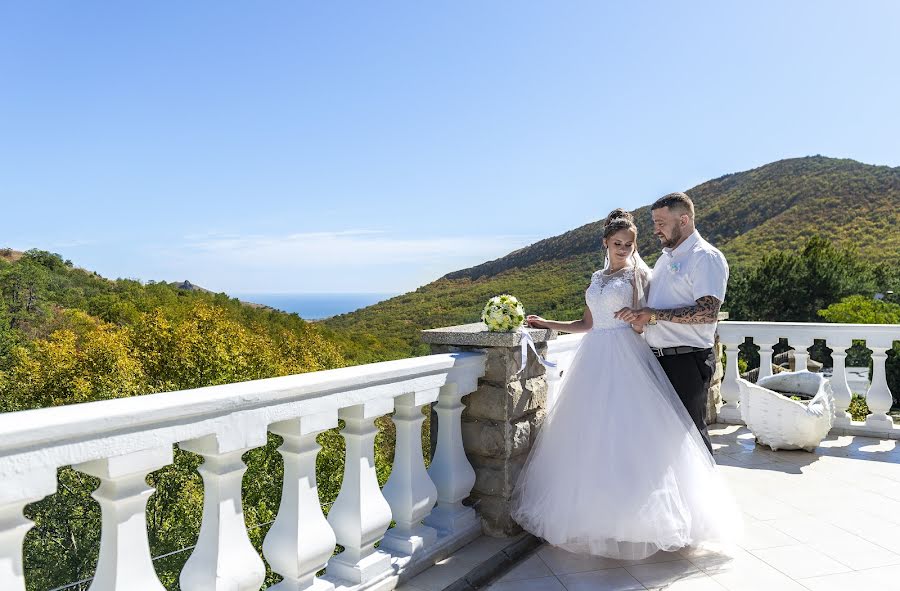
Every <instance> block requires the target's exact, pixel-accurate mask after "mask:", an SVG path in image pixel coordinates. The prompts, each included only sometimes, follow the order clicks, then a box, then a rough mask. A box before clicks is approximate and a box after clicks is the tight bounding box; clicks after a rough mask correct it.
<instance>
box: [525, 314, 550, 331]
mask: <svg viewBox="0 0 900 591" xmlns="http://www.w3.org/2000/svg"><path fill="white" fill-rule="evenodd" d="M525 322H527V323H528V326H529V327H531V328H547V324H546V322H547V321H546V320H544V319H543V318H541V317H540V316H537V315H535V314H530V315H529V316H528V318H526V319H525Z"/></svg>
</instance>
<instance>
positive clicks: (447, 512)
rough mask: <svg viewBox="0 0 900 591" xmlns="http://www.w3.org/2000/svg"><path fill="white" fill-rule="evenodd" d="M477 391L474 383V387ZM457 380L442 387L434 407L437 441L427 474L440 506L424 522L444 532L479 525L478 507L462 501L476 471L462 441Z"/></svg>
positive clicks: (473, 481)
mask: <svg viewBox="0 0 900 591" xmlns="http://www.w3.org/2000/svg"><path fill="white" fill-rule="evenodd" d="M472 389H473V390H474V386H472ZM467 393H468V391H465V392H462V391H460V387H459V385H458V384H456V383H449V384H446V385H444V386H441V389H440V393H439V395H438V403H437V404H436V405H435V407H434V410H435V413H437V417H438V442H437V448H436V449H435V452H434V458H433V459H432V460H431V466H430V467H429V469H428V475H429V476H430V477H431V480H432V482H434V484H435V487H436V488H437V491H438V503H437V507H435V508H434V510H433V511H432V512H431V514H430V515H429V516H428V517H427V518H426V519H425V525H427V526H430V527H433V528H435V529H437V530H439V531H441V532H442V533H444V534H451V533H457V532H463V531H466V530H469V529H472V528H476V527H480V526H481V521H480V520H479V518H478V515H477V514H476V513H475V510H474V509H472V508H471V507H466V506H464V505H463V504H462V501H463V499H465V498H466V497H468V496H469V493H471V492H472V487H473V486H475V470H474V469H473V468H472V465H471V464H470V463H469V460H468V459H467V458H466V452H465V450H464V449H463V441H462V424H461V417H462V411H463V409H464V408H465V406H463V404H462V397H463V396H464V395H465V394H467Z"/></svg>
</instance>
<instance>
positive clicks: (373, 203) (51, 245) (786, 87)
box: [0, 0, 900, 293]
mask: <svg viewBox="0 0 900 591" xmlns="http://www.w3.org/2000/svg"><path fill="white" fill-rule="evenodd" d="M898 25H900V3H897V2H889V1H885V2H869V1H862V2H835V1H814V2H813V1H806V2H802V1H791V2H785V1H783V0H779V1H770V2H763V1H758V0H757V1H754V2H744V3H735V2H720V1H717V2H713V1H709V2H690V1H684V2H627V3H626V2H620V3H615V4H613V3H604V2H549V1H547V2H500V1H497V2H462V1H454V2H320V3H313V2H295V1H292V2H264V3H249V2H228V3H226V2H211V1H210V2H166V1H158V2H143V3H138V2H129V3H116V2H89V1H82V2H51V1H46V2H5V3H2V4H0V202H2V204H3V206H2V210H0V212H2V213H0V246H7V245H8V246H11V247H14V248H17V249H27V248H32V247H36V248H42V249H46V250H51V251H54V252H59V253H61V254H62V255H63V256H64V257H66V258H69V259H72V260H73V261H74V262H75V263H76V264H77V265H79V266H82V267H85V268H88V269H91V270H96V271H98V272H100V273H101V274H103V275H105V276H108V277H112V278H115V277H133V278H138V279H142V280H149V279H154V280H182V279H189V280H191V281H192V282H194V283H197V284H199V285H202V286H204V287H207V288H209V289H213V290H216V291H227V292H234V293H238V292H240V293H247V292H403V291H408V290H411V289H414V288H415V287H417V286H419V285H422V284H424V283H427V282H429V281H431V280H433V279H435V278H437V277H439V276H441V275H443V274H444V273H446V272H449V271H452V270H455V269H459V268H463V267H467V266H471V265H473V264H477V263H479V262H482V261H484V260H488V259H493V258H497V257H499V256H502V255H504V254H506V253H507V252H509V251H511V250H514V249H516V248H519V247H521V246H524V245H526V244H529V243H531V242H534V241H536V240H538V239H541V238H544V237H548V236H552V235H555V234H559V233H561V232H564V231H566V230H569V229H572V228H574V227H577V226H580V225H582V224H584V223H587V222H590V221H593V220H596V219H598V218H601V217H603V216H605V214H606V213H607V212H608V211H609V210H610V209H612V208H613V207H617V206H624V207H629V208H634V207H638V206H640V205H644V204H647V203H649V202H651V201H652V200H653V199H655V198H656V197H657V196H659V195H661V194H663V193H666V192H669V191H672V190H680V189H687V188H689V187H691V186H693V185H695V184H698V183H700V182H702V181H704V180H707V179H710V178H714V177H717V176H721V175H723V174H726V173H730V172H736V171H740V170H746V169H749V168H753V167H756V166H759V165H762V164H765V163H767V162H771V161H774V160H778V159H781V158H786V157H795V156H805V155H810V154H823V155H828V156H835V157H848V158H854V159H856V160H860V161H862V162H867V163H873V164H886V165H891V166H897V165H900V76H898V75H897V71H898V64H900V35H898V34H897V27H898Z"/></svg>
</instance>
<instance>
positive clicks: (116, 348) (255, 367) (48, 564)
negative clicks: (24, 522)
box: [0, 250, 393, 591]
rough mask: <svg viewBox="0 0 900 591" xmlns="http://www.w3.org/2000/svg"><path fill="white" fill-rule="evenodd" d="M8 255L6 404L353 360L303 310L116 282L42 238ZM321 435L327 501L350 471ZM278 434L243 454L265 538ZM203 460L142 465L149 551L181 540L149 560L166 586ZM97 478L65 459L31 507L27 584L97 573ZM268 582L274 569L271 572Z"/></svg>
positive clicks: (3, 362) (386, 439)
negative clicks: (53, 486) (55, 480)
mask: <svg viewBox="0 0 900 591" xmlns="http://www.w3.org/2000/svg"><path fill="white" fill-rule="evenodd" d="M0 260H2V264H0V295H2V298H0V412H8V411H17V410H25V409H30V408H40V407H47V406H56V405H62V404H71V403H77V402H88V401H96V400H104V399H110V398H118V397H124V396H134V395H139V394H145V393H152V392H159V391H169V390H184V389H188V388H196V387H202V386H209V385H214V384H225V383H232V382H238V381H243V380H251V379H257V378H266V377H274V376H279V375H290V374H296V373H302V372H306V371H316V370H321V369H330V368H334V367H340V366H342V365H344V364H345V361H344V359H343V357H342V356H341V355H340V353H339V351H338V349H337V348H336V347H335V346H334V345H333V344H332V343H331V342H329V341H328V340H327V339H326V338H325V337H323V335H322V334H321V331H320V330H319V328H318V327H317V326H316V325H313V324H309V323H307V322H305V321H303V320H302V319H300V318H299V317H297V316H295V315H289V314H283V313H280V312H276V311H273V310H268V309H259V308H253V307H248V306H245V305H243V304H241V303H240V302H238V301H237V300H234V299H231V298H228V297H227V296H224V295H223V294H211V293H208V292H202V291H182V290H178V289H176V288H175V287H173V286H171V285H167V284H165V283H154V284H149V285H141V284H140V283H138V282H136V281H131V280H118V281H108V280H106V279H103V278H101V277H99V276H97V275H95V274H92V273H89V272H87V271H84V270H82V269H76V268H74V267H73V266H72V265H71V264H70V263H69V262H67V261H64V260H63V259H62V257H60V256H59V255H56V254H52V253H46V252H44V251H37V250H33V251H28V252H26V253H24V254H22V255H21V256H19V257H14V256H12V255H9V256H5V257H4V258H2V259H0ZM387 423H390V421H387ZM384 425H385V422H384V421H381V426H382V427H384ZM392 428H393V426H392V425H391V429H392ZM379 437H380V440H379V441H380V443H381V445H391V446H392V445H393V439H392V437H393V436H392V435H390V434H388V435H379ZM320 441H321V442H323V443H324V444H325V446H326V448H325V449H323V451H322V453H321V454H320V456H319V459H320V462H321V464H322V465H321V470H322V471H321V472H320V474H319V476H320V478H319V485H320V486H321V487H322V489H321V490H322V495H323V498H330V499H331V500H333V499H334V498H335V497H336V496H337V493H338V491H339V490H340V482H341V477H342V470H343V443H342V438H341V437H340V435H339V433H338V432H337V430H332V431H329V432H328V433H326V434H323V436H322V437H321V438H320ZM278 443H279V442H278V439H277V438H276V437H274V436H271V437H270V439H269V443H268V444H267V445H266V446H264V447H262V448H259V449H254V450H251V451H250V452H248V453H247V455H246V456H245V459H246V460H247V461H248V468H247V472H246V474H245V477H244V486H243V489H244V490H243V495H242V498H243V502H244V512H245V518H246V519H247V523H248V525H249V526H251V531H250V536H251V540H252V541H253V543H254V544H255V545H256V547H257V549H258V550H261V547H262V540H263V537H264V535H265V532H266V531H268V527H269V525H268V524H269V522H271V521H272V519H274V516H275V514H276V512H277V510H278V504H279V502H280V494H281V479H282V474H283V465H282V460H281V457H280V455H279V454H278V453H277V452H276V447H277V445H278ZM392 450H393V448H392V447H391V449H390V450H385V449H382V450H380V451H379V455H378V458H377V459H378V462H379V466H378V471H379V474H380V475H385V476H384V477H385V478H386V474H388V473H389V472H390V462H391V461H392V460H393V454H392ZM199 464H200V458H199V457H198V456H195V455H194V454H191V453H188V452H184V451H181V450H179V449H176V450H175V461H174V463H173V464H172V465H170V466H166V467H165V468H163V469H162V470H160V471H158V472H155V473H153V474H151V475H149V476H148V482H149V483H150V484H151V486H154V487H155V488H156V492H155V493H154V494H153V495H152V496H151V497H150V500H149V503H148V510H147V518H148V521H149V528H148V531H149V535H150V548H151V552H152V553H153V555H154V556H160V555H163V554H169V553H174V554H172V555H171V556H168V557H166V558H162V559H160V560H158V561H157V562H156V563H155V567H156V569H157V572H158V574H159V576H160V579H161V580H162V581H163V583H164V585H165V586H166V588H168V589H178V574H179V572H180V570H181V567H182V566H183V564H184V562H185V561H186V560H187V558H188V557H189V556H190V547H191V546H193V545H194V544H195V543H196V540H197V536H198V533H199V527H200V522H201V516H202V505H203V485H202V481H201V478H200V476H199V474H198V473H197V466H198V465H199ZM97 484H98V483H97V481H96V480H95V479H93V478H90V477H88V476H86V475H84V474H83V473H80V472H76V471H74V470H72V469H70V468H63V469H61V470H60V471H59V491H58V492H57V493H56V494H54V495H51V496H49V497H47V498H46V499H43V500H41V501H40V502H38V503H34V504H32V505H29V507H28V508H27V511H26V513H27V515H28V516H29V517H30V518H31V519H33V520H34V521H35V523H36V524H37V525H36V527H35V528H34V529H32V530H31V531H30V532H29V534H28V535H27V536H26V539H25V547H24V556H25V568H26V570H27V581H28V589H29V590H34V591H38V590H44V589H50V588H54V587H57V586H60V585H63V584H66V583H69V582H73V581H77V580H80V579H84V578H88V577H90V576H92V575H93V572H94V569H95V567H96V560H97V556H98V552H99V533H100V514H99V507H98V506H97V504H96V502H95V501H94V500H93V499H91V497H90V493H91V492H92V491H93V490H94V489H95V488H96V486H97ZM185 548H186V549H187V550H186V551H182V552H179V550H182V549H185ZM274 582H275V580H274V575H273V574H272V573H271V572H270V573H268V583H269V584H272V583H274ZM87 586H88V584H87V583H85V584H82V585H81V587H82V588H83V589H86V588H87Z"/></svg>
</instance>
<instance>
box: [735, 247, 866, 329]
mask: <svg viewBox="0 0 900 591" xmlns="http://www.w3.org/2000/svg"><path fill="white" fill-rule="evenodd" d="M876 275H877V273H876V267H875V266H874V265H870V264H868V263H866V262H865V261H863V260H861V259H860V258H858V257H857V256H856V255H855V254H854V253H853V252H852V251H850V250H842V249H838V248H837V247H835V246H834V245H833V244H832V243H831V242H829V241H828V240H826V239H825V238H822V237H819V236H814V237H812V238H810V239H809V241H808V242H807V243H806V245H805V246H804V248H803V250H802V251H801V252H800V254H793V253H784V252H778V253H774V254H770V255H767V256H765V257H764V258H763V260H762V262H761V263H760V264H759V265H757V266H755V267H752V268H750V269H748V270H740V269H739V270H736V272H735V273H733V274H732V277H731V280H730V282H729V286H728V296H727V297H726V301H725V306H724V309H725V310H726V311H728V312H729V314H730V317H731V319H732V320H759V321H770V322H815V321H816V320H817V319H818V317H819V316H818V311H819V310H821V309H823V308H825V307H826V306H828V305H830V304H832V303H834V302H837V301H839V300H840V299H841V298H844V297H846V296H849V295H853V294H874V293H875V291H876V290H877V289H878V285H877V277H876Z"/></svg>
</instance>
